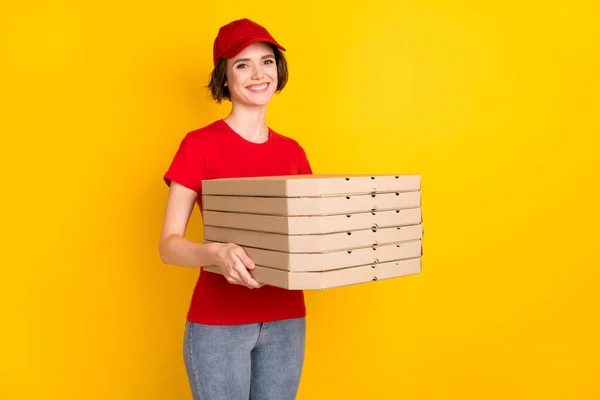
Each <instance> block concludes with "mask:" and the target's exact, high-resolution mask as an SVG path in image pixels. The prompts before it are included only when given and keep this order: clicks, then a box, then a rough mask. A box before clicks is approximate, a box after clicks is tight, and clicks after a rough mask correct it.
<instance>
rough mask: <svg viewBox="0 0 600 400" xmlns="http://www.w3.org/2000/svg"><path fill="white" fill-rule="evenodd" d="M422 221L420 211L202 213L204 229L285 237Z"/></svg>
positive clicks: (417, 209) (402, 224)
mask: <svg viewBox="0 0 600 400" xmlns="http://www.w3.org/2000/svg"><path fill="white" fill-rule="evenodd" d="M421 222H422V212H421V208H420V207H417V208H407V209H402V210H389V211H373V212H363V213H351V214H337V215H316V216H291V217H288V216H283V215H264V214H247V213H234V212H223V211H210V210H209V211H207V210H205V211H204V212H203V223H204V225H205V226H218V227H223V228H233V229H243V230H249V231H263V232H270V233H280V234H286V235H308V234H323V233H335V232H346V231H353V230H360V229H369V228H389V227H396V226H404V225H415V224H419V223H421Z"/></svg>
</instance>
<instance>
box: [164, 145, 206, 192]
mask: <svg viewBox="0 0 600 400" xmlns="http://www.w3.org/2000/svg"><path fill="white" fill-rule="evenodd" d="M205 170H206V168H205V160H204V155H203V154H202V148H201V146H200V145H199V144H198V140H197V139H196V138H194V137H193V136H191V135H190V134H187V135H186V136H185V137H184V138H183V140H182V141H181V143H180V145H179V148H178V149H177V152H176V153H175V156H174V157H173V161H171V165H170V166H169V168H168V169H167V172H166V173H165V174H164V176H163V179H164V181H165V183H166V184H167V185H168V186H170V185H171V181H174V182H177V183H179V184H180V185H183V186H185V187H187V188H188V189H192V190H194V191H195V192H197V193H199V192H200V190H201V187H202V180H203V179H205V178H204V176H205Z"/></svg>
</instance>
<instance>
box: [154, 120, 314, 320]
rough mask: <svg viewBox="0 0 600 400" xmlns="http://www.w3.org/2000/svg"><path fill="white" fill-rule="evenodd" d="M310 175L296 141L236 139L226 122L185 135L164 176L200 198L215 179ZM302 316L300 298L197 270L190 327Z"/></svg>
mask: <svg viewBox="0 0 600 400" xmlns="http://www.w3.org/2000/svg"><path fill="white" fill-rule="evenodd" d="M297 174H312V170H311V167H310V164H309V162H308V159H307V157H306V153H305V152H304V150H303V149H302V147H301V146H300V145H299V144H298V142H296V141H295V140H293V139H291V138H288V137H286V136H283V135H280V134H278V133H276V132H274V131H273V130H271V129H270V130H269V138H268V140H267V141H266V142H264V143H260V144H259V143H253V142H250V141H247V140H246V139H244V138H243V137H242V136H240V135H238V134H237V133H236V132H235V131H234V130H233V129H232V128H231V127H230V126H229V125H228V124H227V123H226V122H225V121H224V120H217V121H215V122H213V123H211V124H210V125H207V126H205V127H203V128H200V129H197V130H194V131H192V132H189V133H188V134H187V135H186V136H185V137H184V138H183V140H182V141H181V144H180V146H179V149H178V150H177V152H176V154H175V157H174V158H173V161H172V163H171V165H170V167H169V169H168V170H167V172H166V173H165V175H164V180H165V182H166V183H167V185H169V184H170V183H171V181H175V182H177V183H179V184H181V185H183V186H186V187H187V188H190V189H192V190H195V191H196V192H197V193H198V199H197V201H196V203H197V205H198V207H199V209H200V212H202V187H201V186H202V185H201V181H202V180H206V179H215V178H236V177H251V176H273V175H297ZM305 315H306V307H305V303H304V293H303V292H302V291H300V290H286V289H281V288H276V287H274V286H268V285H265V286H263V287H261V288H259V289H249V288H247V287H245V286H240V285H233V284H230V283H229V282H227V280H226V279H225V278H224V277H223V276H222V275H220V274H216V273H212V272H206V271H203V270H201V271H200V275H199V277H198V281H197V283H196V286H195V288H194V292H193V294H192V299H191V304H190V307H189V310H188V314H187V319H188V321H191V322H195V323H200V324H208V325H234V324H247V323H255V322H269V321H276V320H281V319H288V318H300V317H304V316H305Z"/></svg>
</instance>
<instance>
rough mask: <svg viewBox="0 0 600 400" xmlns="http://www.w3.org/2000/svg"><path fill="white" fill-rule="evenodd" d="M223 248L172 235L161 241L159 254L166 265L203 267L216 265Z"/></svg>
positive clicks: (216, 244) (217, 244)
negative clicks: (220, 250) (218, 254)
mask: <svg viewBox="0 0 600 400" xmlns="http://www.w3.org/2000/svg"><path fill="white" fill-rule="evenodd" d="M221 246H222V244H221V243H198V242H194V241H192V240H189V239H187V238H185V237H183V236H180V235H171V236H167V237H165V238H164V239H162V240H161V242H160V244H159V252H160V258H161V260H162V261H163V263H165V264H170V265H177V266H180V267H201V266H205V265H213V264H214V263H215V260H216V257H217V252H218V251H219V248H220V247H221Z"/></svg>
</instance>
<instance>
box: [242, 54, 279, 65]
mask: <svg viewBox="0 0 600 400" xmlns="http://www.w3.org/2000/svg"><path fill="white" fill-rule="evenodd" d="M267 58H275V56H274V55H273V54H265V55H264V56H262V57H261V58H260V59H261V60H265V59H267ZM242 61H250V59H249V58H238V59H237V60H235V61H234V62H233V64H232V65H235V64H237V63H239V62H242Z"/></svg>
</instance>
